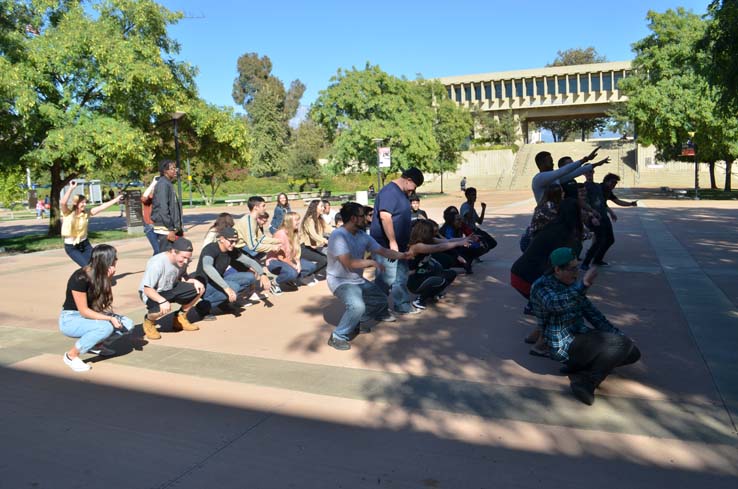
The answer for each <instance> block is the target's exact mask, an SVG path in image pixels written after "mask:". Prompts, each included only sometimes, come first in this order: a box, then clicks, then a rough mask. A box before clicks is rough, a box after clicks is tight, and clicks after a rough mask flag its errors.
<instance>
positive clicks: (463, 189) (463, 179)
mask: <svg viewBox="0 0 738 489" xmlns="http://www.w3.org/2000/svg"><path fill="white" fill-rule="evenodd" d="M459 186H460V187H461V191H462V192H466V177H461V182H459Z"/></svg>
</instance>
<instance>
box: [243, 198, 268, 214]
mask: <svg viewBox="0 0 738 489" xmlns="http://www.w3.org/2000/svg"><path fill="white" fill-rule="evenodd" d="M263 202H266V201H265V200H264V197H259V196H258V195H253V196H251V197H249V200H248V202H246V205H247V206H249V210H250V211H252V210H254V207H256V205H257V204H261V203H263Z"/></svg>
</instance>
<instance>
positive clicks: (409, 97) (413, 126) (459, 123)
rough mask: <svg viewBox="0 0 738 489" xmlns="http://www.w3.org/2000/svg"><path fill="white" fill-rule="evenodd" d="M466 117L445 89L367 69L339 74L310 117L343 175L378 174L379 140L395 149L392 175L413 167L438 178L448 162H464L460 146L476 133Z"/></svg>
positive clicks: (431, 83) (435, 84)
mask: <svg viewBox="0 0 738 489" xmlns="http://www.w3.org/2000/svg"><path fill="white" fill-rule="evenodd" d="M465 112H466V111H465V109H460V108H457V107H456V105H455V104H453V102H452V101H450V100H448V95H447V93H446V90H445V88H443V87H442V85H441V84H439V83H437V82H428V81H424V80H418V81H417V82H412V81H408V80H405V79H401V78H397V77H394V76H392V75H389V74H387V73H385V72H384V71H382V70H381V69H380V68H379V66H372V65H371V64H368V63H367V65H366V66H365V67H364V69H362V70H358V69H356V68H352V69H351V70H343V69H339V70H338V73H337V74H336V75H335V76H334V77H333V78H332V79H331V84H330V85H329V86H328V88H326V89H325V90H323V91H321V92H320V95H319V97H318V99H317V100H316V102H315V104H314V105H313V106H312V108H311V112H310V114H311V118H312V119H313V120H315V121H316V122H317V123H319V124H320V125H322V126H323V127H324V128H325V129H326V133H327V137H328V139H329V140H330V141H331V142H332V143H333V146H332V150H331V153H330V157H331V160H332V162H333V164H334V165H335V166H336V168H337V169H339V170H341V169H346V168H354V169H368V170H369V171H376V170H375V168H376V166H375V162H376V161H377V150H376V145H375V143H374V142H373V140H374V139H382V140H383V144H385V145H387V146H390V147H391V148H392V167H391V168H390V170H389V171H390V172H394V171H398V170H400V169H402V168H408V167H410V166H415V167H417V168H419V169H421V170H423V171H429V172H434V171H436V172H437V171H439V170H440V169H441V167H440V166H439V165H442V164H444V163H443V162H446V163H448V164H454V165H455V163H453V162H455V161H458V159H457V156H456V155H457V153H458V151H459V150H460V148H459V146H460V144H461V142H462V141H463V139H464V138H466V137H468V136H469V135H470V133H471V117H470V116H469V114H468V112H466V113H465ZM461 135H463V138H462V137H461Z"/></svg>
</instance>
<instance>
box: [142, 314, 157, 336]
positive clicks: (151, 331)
mask: <svg viewBox="0 0 738 489" xmlns="http://www.w3.org/2000/svg"><path fill="white" fill-rule="evenodd" d="M143 330H144V334H145V335H146V338H147V339H149V340H160V339H161V333H159V330H158V329H156V323H155V322H154V321H152V320H151V319H149V318H146V317H145V318H144V322H143Z"/></svg>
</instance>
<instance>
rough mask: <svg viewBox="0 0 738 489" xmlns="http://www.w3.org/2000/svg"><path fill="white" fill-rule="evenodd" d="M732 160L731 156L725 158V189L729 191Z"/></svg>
mask: <svg viewBox="0 0 738 489" xmlns="http://www.w3.org/2000/svg"><path fill="white" fill-rule="evenodd" d="M733 160H734V158H733V157H732V156H729V157H727V158H725V191H726V192H730V191H731V190H732V188H731V177H732V174H733Z"/></svg>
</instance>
